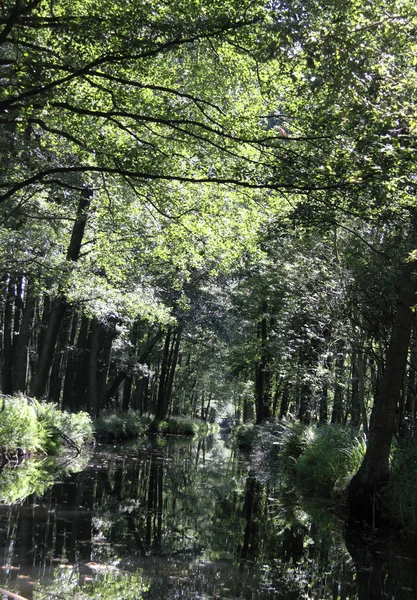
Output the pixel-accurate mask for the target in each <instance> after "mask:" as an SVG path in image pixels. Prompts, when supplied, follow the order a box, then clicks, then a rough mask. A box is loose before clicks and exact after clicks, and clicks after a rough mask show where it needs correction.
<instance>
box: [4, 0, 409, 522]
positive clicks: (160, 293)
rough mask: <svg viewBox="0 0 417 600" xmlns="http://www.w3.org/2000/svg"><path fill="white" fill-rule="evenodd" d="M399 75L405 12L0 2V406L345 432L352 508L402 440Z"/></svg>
mask: <svg viewBox="0 0 417 600" xmlns="http://www.w3.org/2000/svg"><path fill="white" fill-rule="evenodd" d="M416 66H417V12H416V9H415V6H414V4H413V3H412V2H410V1H409V0H389V1H387V0H373V1H368V0H357V1H355V0H342V1H340V2H337V3H336V2H332V1H331V0H324V1H323V0H321V1H320V2H318V1H317V0H303V1H302V2H301V1H300V0H289V1H286V0H283V1H282V2H277V1H274V0H253V1H251V2H249V1H247V2H246V1H243V2H242V0H225V1H223V2H218V1H217V0H172V1H171V2H169V3H167V2H163V1H162V0H119V1H118V2H113V1H110V2H109V1H103V0H95V1H94V2H93V1H92V0H71V1H70V0H52V1H48V2H46V0H4V1H3V2H2V3H1V5H0V73H1V76H0V108H1V112H0V128H1V129H0V131H1V147H0V165H1V168H0V282H1V283H0V347H1V364H0V376H1V378H0V380H1V392H2V394H3V395H4V397H13V396H15V397H17V396H18V395H19V394H20V395H23V396H28V397H30V398H36V399H37V401H47V402H48V403H52V404H55V405H57V406H59V407H60V408H61V409H62V410H65V411H68V412H71V413H72V412H77V411H86V412H88V413H89V414H90V416H91V417H93V418H98V417H100V416H102V415H106V414H109V413H112V412H113V413H114V412H116V413H122V414H133V413H135V414H138V415H140V416H143V415H153V416H154V418H155V419H156V421H157V422H161V421H164V420H165V419H167V418H168V417H177V418H185V417H189V418H198V419H201V420H203V421H210V422H215V421H220V420H221V419H224V420H226V421H228V422H229V423H231V424H233V425H242V424H248V423H252V422H254V423H255V424H256V425H257V426H261V425H262V424H263V423H271V422H278V421H280V422H281V421H283V420H286V422H290V421H291V422H294V423H296V424H298V423H301V424H304V425H306V426H311V425H313V426H317V427H318V426H323V427H324V426H326V425H328V424H330V425H332V424H333V425H343V426H349V427H352V428H353V429H354V430H355V431H361V432H363V434H364V435H365V437H366V444H367V445H366V453H364V457H363V460H362V462H361V465H360V468H359V471H358V472H357V473H356V475H355V476H354V477H353V478H352V479H351V481H350V483H349V490H348V497H349V505H350V508H351V511H352V513H353V514H360V515H364V516H369V514H370V513H371V512H373V511H374V510H375V506H374V504H375V502H374V501H375V497H376V494H377V493H379V491H380V490H381V489H384V486H385V485H386V483H387V481H388V480H389V477H390V473H389V468H390V467H389V465H390V455H391V451H392V447H393V445H395V447H398V448H400V449H401V447H402V446H407V447H408V448H409V445H410V443H411V442H410V440H411V441H412V440H413V436H414V433H415V430H416V413H417V405H416V393H417V330H416V327H415V325H416V321H415V311H414V307H415V305H416V304H417V301H416V292H417V278H416V264H415V260H416V256H417V215H416V191H417V172H416V167H415V152H416V149H417V144H416V132H417V117H416V115H417V111H416V104H415V103H416V98H415V89H416V84H417V73H416ZM413 156H414V158H413ZM3 408H4V406H3ZM1 444H2V441H1V440H0V445H1ZM3 445H4V444H3ZM415 452H417V450H415ZM414 456H415V454H414ZM414 469H415V466H414ZM408 476H409V475H408Z"/></svg>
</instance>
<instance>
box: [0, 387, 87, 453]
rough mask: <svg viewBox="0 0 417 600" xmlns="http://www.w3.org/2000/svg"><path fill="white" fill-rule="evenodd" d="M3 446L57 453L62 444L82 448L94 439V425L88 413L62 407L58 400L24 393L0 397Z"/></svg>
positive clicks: (0, 441)
mask: <svg viewBox="0 0 417 600" xmlns="http://www.w3.org/2000/svg"><path fill="white" fill-rule="evenodd" d="M0 403H1V404H0V412H1V418H0V447H3V448H4V449H5V450H6V451H12V450H15V449H16V448H18V447H20V448H22V449H23V450H24V451H25V452H26V453H28V452H44V453H47V454H55V453H56V452H57V451H58V450H59V449H60V448H61V447H62V446H67V447H68V446H69V447H72V448H77V449H80V448H81V446H82V445H83V444H85V443H88V442H91V441H92V440H93V439H94V438H93V428H92V423H91V419H90V417H89V416H88V414H87V413H83V412H80V413H74V414H71V413H68V412H65V411H61V410H60V409H59V408H58V407H57V405H56V404H49V403H43V402H38V401H37V400H34V399H30V398H25V397H24V396H21V395H16V396H13V397H8V396H1V397H0Z"/></svg>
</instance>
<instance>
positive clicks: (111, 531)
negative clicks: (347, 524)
mask: <svg viewBox="0 0 417 600" xmlns="http://www.w3.org/2000/svg"><path fill="white" fill-rule="evenodd" d="M21 473H22V475H21V476H19V469H15V471H14V473H13V476H14V477H15V479H16V481H17V482H19V478H20V480H22V479H23V477H24V471H23V470H22V471H21ZM258 475H259V473H257V472H255V471H253V470H252V471H251V469H250V466H249V465H248V463H247V461H245V460H243V459H242V457H241V456H239V455H238V454H237V453H235V452H234V451H233V450H232V449H231V447H230V446H229V445H228V443H227V440H224V439H221V437H220V436H218V437H217V438H216V439H207V440H201V441H189V440H186V439H178V438H177V439H175V438H169V439H161V438H156V439H154V440H153V441H151V442H149V441H143V442H142V443H140V444H136V445H131V446H129V447H123V448H98V449H97V450H96V451H95V452H94V454H92V455H91V457H90V459H89V461H88V463H87V464H86V466H85V468H84V469H83V470H81V471H80V472H78V473H73V474H67V475H66V476H63V477H62V480H60V481H58V482H55V483H54V484H53V485H52V484H51V485H49V487H48V488H47V489H45V490H44V491H42V489H41V487H40V488H39V491H38V492H37V493H32V494H30V495H29V496H27V497H26V498H24V493H23V492H20V501H19V502H17V503H14V504H3V505H1V506H0V567H1V569H0V587H1V588H3V589H6V590H8V591H13V592H15V593H18V594H20V595H21V596H23V597H24V598H27V599H28V600H47V599H48V600H56V599H58V600H59V599H64V600H70V599H74V600H75V599H77V600H90V599H91V600H93V599H98V598H100V599H101V598H102V599H105V600H116V599H117V600H119V599H120V600H129V599H132V600H140V599H142V598H143V600H170V599H172V600H174V599H184V600H188V599H190V600H191V599H195V600H196V599H197V598H200V599H201V600H214V599H217V600H220V599H222V600H229V599H232V600H235V599H236V600H237V599H239V600H260V599H262V600H290V599H291V600H292V599H294V600H296V599H299V598H317V599H327V598H329V599H332V600H338V599H340V600H351V599H357V598H359V600H367V599H374V598H375V599H377V598H378V599H379V598H390V599H391V600H394V599H395V600H397V599H398V600H402V599H406V600H411V599H415V598H416V597H417V548H416V547H414V546H413V545H412V544H411V543H410V544H408V545H407V544H404V543H403V544H401V545H400V544H398V543H397V542H393V541H392V540H390V541H388V540H387V539H385V540H378V539H377V538H375V537H374V536H373V535H372V532H368V534H367V533H363V532H362V533H361V534H353V533H351V534H349V535H347V534H346V531H344V528H343V524H342V522H341V521H340V519H338V518H337V517H336V516H335V515H334V514H333V512H332V511H331V510H330V509H329V507H326V506H320V505H319V504H317V503H311V502H310V503H307V502H306V501H305V500H300V498H299V497H298V496H297V494H296V492H295V491H294V490H292V489H289V488H288V487H286V486H285V485H284V484H283V483H282V482H280V481H279V480H278V479H276V480H275V481H274V482H272V481H268V480H265V477H259V476H258ZM31 477H32V481H33V478H34V477H35V476H34V475H31ZM20 484H21V485H23V484H22V481H20ZM16 485H17V484H16Z"/></svg>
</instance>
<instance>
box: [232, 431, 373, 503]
mask: <svg viewBox="0 0 417 600" xmlns="http://www.w3.org/2000/svg"><path fill="white" fill-rule="evenodd" d="M235 439H236V443H237V444H238V445H239V447H240V448H242V447H243V449H245V450H251V465H252V468H253V469H254V471H255V472H256V473H257V478H258V479H259V480H261V481H264V480H271V479H273V478H277V477H278V478H279V479H280V480H282V479H283V478H284V479H288V478H289V480H291V481H293V482H297V484H298V485H299V486H301V488H302V489H303V490H309V491H314V492H316V493H324V494H326V493H329V492H336V491H337V492H340V491H343V490H344V489H345V487H346V485H347V483H348V480H349V478H350V477H352V475H354V474H355V473H356V471H357V470H358V468H359V466H360V464H361V462H362V459H363V456H364V454H365V450H366V440H365V437H364V435H363V434H361V433H359V432H358V431H357V430H356V429H355V428H353V427H349V426H342V425H326V426H321V427H317V426H312V425H303V424H301V423H299V422H270V423H264V424H262V425H261V426H253V425H249V426H240V427H238V428H236V430H235Z"/></svg>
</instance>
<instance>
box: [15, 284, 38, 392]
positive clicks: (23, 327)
mask: <svg viewBox="0 0 417 600" xmlns="http://www.w3.org/2000/svg"><path fill="white" fill-rule="evenodd" d="M35 304H36V300H35V297H34V295H33V293H32V289H31V284H30V282H27V283H26V298H25V304H24V308H23V312H22V320H21V323H20V330H19V335H18V336H17V340H16V348H15V353H14V358H15V361H14V367H13V391H15V392H22V393H25V392H26V385H27V375H28V361H29V345H30V340H31V332H32V327H33V317H34V314H35Z"/></svg>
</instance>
